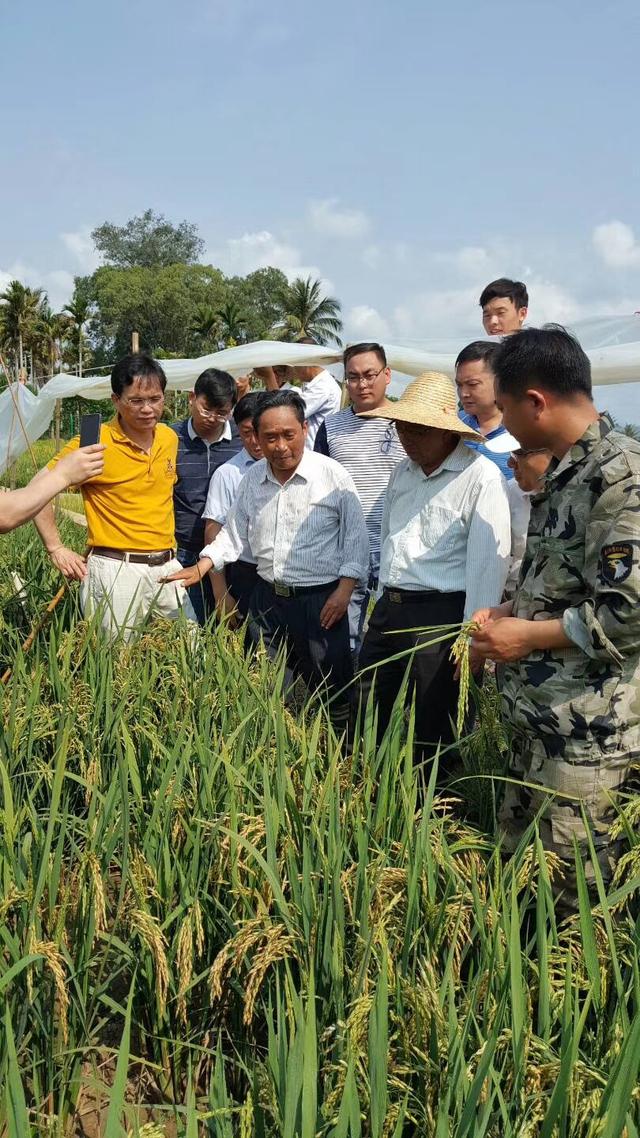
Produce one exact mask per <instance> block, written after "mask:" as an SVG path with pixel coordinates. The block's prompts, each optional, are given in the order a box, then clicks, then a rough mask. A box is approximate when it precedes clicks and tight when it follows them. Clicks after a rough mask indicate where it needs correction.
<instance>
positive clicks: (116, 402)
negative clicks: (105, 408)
mask: <svg viewBox="0 0 640 1138" xmlns="http://www.w3.org/2000/svg"><path fill="white" fill-rule="evenodd" d="M118 399H119V396H118V395H116V394H115V393H114V392H113V391H112V392H111V402H112V403H113V406H114V407H117V406H118Z"/></svg>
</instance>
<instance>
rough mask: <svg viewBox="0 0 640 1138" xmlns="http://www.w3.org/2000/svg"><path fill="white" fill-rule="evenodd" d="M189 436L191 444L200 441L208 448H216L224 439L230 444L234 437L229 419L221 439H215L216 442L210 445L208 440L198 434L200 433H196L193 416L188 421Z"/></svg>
mask: <svg viewBox="0 0 640 1138" xmlns="http://www.w3.org/2000/svg"><path fill="white" fill-rule="evenodd" d="M187 434H188V435H189V438H190V439H191V442H195V440H196V439H200V442H201V443H204V445H205V446H206V447H214V446H215V445H216V443H221V442H222V440H223V439H224V440H225V442H227V443H230V442H231V437H232V436H231V421H230V420H229V419H227V421H226V423H225V425H224V430H223V432H222V434H221V435H220V438H219V439H215V440H214V442H211V443H208V442H207V440H206V439H203V438H202V436H201V435H199V434H198V432H197V431H196V429H195V427H194V425H193V419H192V418H191V416H189V418H188V419H187Z"/></svg>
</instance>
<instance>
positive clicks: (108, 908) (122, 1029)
mask: <svg viewBox="0 0 640 1138" xmlns="http://www.w3.org/2000/svg"><path fill="white" fill-rule="evenodd" d="M67 537H68V538H69V540H72V541H75V543H76V544H77V545H78V546H80V544H81V541H82V534H81V531H80V530H78V529H76V528H75V527H73V526H72V525H71V523H69V524H68V533H67ZM0 564H1V566H2V572H1V573H0V628H1V631H2V636H1V638H0V654H1V656H2V660H1V664H2V671H4V670H5V669H6V668H8V667H11V668H12V674H11V676H10V677H9V678H8V679H7V680H6V682H4V683H3V684H2V686H1V688H0V716H1V719H2V735H1V740H0V999H1V1007H0V1014H1V1016H2V1029H0V1082H1V1086H0V1134H1V1135H3V1136H4V1135H7V1136H10V1138H16V1136H20V1138H23V1136H25V1135H37V1136H40V1135H42V1136H44V1135H56V1136H58V1135H59V1136H63V1135H65V1136H71V1135H73V1136H79V1135H91V1136H97V1135H105V1136H107V1138H120V1136H124V1135H139V1136H143V1135H144V1136H146V1138H156V1136H160V1135H166V1136H176V1138H177V1136H183V1138H196V1136H200V1135H211V1136H216V1138H232V1136H236V1135H237V1136H241V1138H249V1136H252V1135H256V1136H259V1138H276V1136H277V1138H281V1136H282V1138H294V1136H295V1138H298V1136H299V1138H314V1136H320V1138H358V1136H367V1138H369V1136H371V1138H404V1136H409V1135H421V1136H427V1138H449V1136H452V1138H482V1136H486V1138H533V1136H540V1138H600V1136H603V1138H622V1136H626V1138H637V1136H638V1135H639V1134H640V1089H639V1087H638V1068H639V1065H640V965H639V953H638V946H639V940H640V925H639V923H638V906H637V890H638V886H639V885H640V848H639V845H638V836H637V828H636V822H637V819H638V817H639V816H640V800H637V799H635V800H631V801H630V802H628V803H627V804H625V805H624V808H623V809H621V810H620V816H619V819H618V822H617V823H616V829H617V832H618V834H619V836H621V838H622V839H623V845H624V853H623V857H622V860H621V863H620V867H619V871H618V875H617V877H616V880H615V881H614V882H613V884H612V885H611V886H610V887H609V888H608V889H605V887H604V885H603V884H602V882H601V881H600V880H598V881H597V882H596V894H597V895H596V897H595V899H594V900H593V901H592V900H591V899H590V897H589V895H588V892H587V888H586V883H585V880H584V874H583V872H582V869H581V863H578V877H577V880H578V887H579V900H580V908H579V911H578V912H577V913H576V914H575V915H574V916H573V917H570V918H568V919H564V920H563V921H560V920H559V919H558V918H557V916H556V912H555V908H554V900H553V880H554V875H555V874H556V872H557V867H556V865H555V864H554V861H553V859H552V858H551V857H549V856H545V854H544V852H543V850H542V848H541V845H540V842H539V840H538V838H537V835H536V833H535V829H533V830H532V832H531V833H530V834H528V835H527V836H526V838H525V839H524V840H523V842H522V845H521V847H520V849H519V850H518V851H517V852H516V854H515V855H514V856H513V857H511V858H508V859H506V858H503V857H502V856H501V851H500V848H499V843H498V842H497V839H496V832H495V802H496V796H497V795H498V794H499V792H500V777H501V775H502V773H503V770H504V754H505V747H506V745H507V740H506V739H505V737H504V732H503V729H502V726H501V724H500V719H499V713H498V707H497V699H496V696H495V693H494V692H493V691H492V689H491V687H489V688H488V689H487V692H486V693H485V695H484V696H483V703H482V707H481V716H480V721H479V724H478V726H477V727H476V729H475V731H474V733H473V735H472V736H471V738H470V739H469V740H468V741H467V743H466V745H465V747H464V766H463V767H462V768H458V769H456V771H455V772H454V773H453V774H452V776H451V779H450V782H449V785H447V786H445V787H444V788H443V787H442V786H441V785H440V783H441V780H439V782H438V786H436V781H435V778H434V777H432V778H431V779H430V781H428V782H425V781H424V780H420V778H419V777H417V775H416V772H415V771H414V769H413V764H412V758H411V736H412V721H411V719H410V718H409V720H408V721H407V720H406V719H405V716H404V715H403V713H402V711H401V710H399V709H398V711H397V713H396V714H394V718H393V720H392V722H391V723H390V724H389V725H388V729H387V732H386V735H385V738H384V741H383V742H382V744H381V745H380V746H379V747H377V746H376V744H375V723H374V713H373V709H372V708H369V709H368V710H367V712H366V713H365V715H364V716H363V719H362V722H361V724H360V731H359V734H358V738H357V741H356V743H355V745H354V747H353V749H352V750H351V752H350V753H347V752H346V750H345V748H344V746H343V744H342V741H341V740H340V739H338V738H336V737H335V736H334V735H333V734H332V731H331V728H330V726H329V724H328V721H327V716H326V713H325V712H324V711H323V709H322V706H321V705H320V704H319V702H318V701H317V700H310V701H309V702H308V703H306V704H302V705H297V706H295V707H294V708H291V707H288V706H286V705H285V701H284V699H283V695H282V684H283V675H282V671H283V670H282V667H279V666H277V665H275V664H274V663H273V662H271V661H269V660H268V659H267V658H266V657H264V656H256V657H255V658H253V659H252V660H251V661H248V660H247V659H245V657H244V655H243V653H242V649H241V645H240V641H239V639H238V638H237V636H236V634H234V633H232V632H230V631H228V630H227V629H226V628H219V629H218V630H212V631H211V632H208V633H206V634H204V635H203V636H202V637H200V638H199V639H196V640H194V638H193V637H190V636H189V635H188V633H187V631H186V629H185V628H183V627H179V626H169V625H159V624H157V625H154V626H151V627H150V628H149V629H147V630H144V631H143V633H142V634H141V637H140V639H139V640H138V641H137V642H136V643H134V644H132V645H130V646H128V647H119V648H116V649H115V650H114V651H109V650H107V649H106V647H105V645H104V643H103V642H102V641H101V638H100V636H99V634H98V632H97V630H96V629H95V628H94V627H92V626H91V625H88V624H85V623H83V622H82V620H81V619H80V615H79V612H78V609H77V598H76V594H75V593H74V592H73V590H71V591H70V592H68V593H67V594H66V596H65V598H64V599H63V601H62V602H61V603H60V604H59V605H58V607H57V608H56V610H55V612H54V613H53V616H52V619H51V621H50V623H49V625H48V626H47V628H46V629H44V630H42V631H41V632H40V633H39V634H38V635H37V637H36V639H35V642H34V644H33V647H32V648H31V649H30V651H28V652H26V653H25V652H23V651H22V650H21V648H20V644H21V642H22V640H23V639H24V638H25V637H26V635H27V633H28V632H29V630H30V628H31V627H32V626H33V625H34V624H35V623H36V622H37V621H38V619H39V616H40V615H41V614H42V612H43V609H44V608H45V607H46V604H47V602H48V601H49V599H50V598H51V597H52V596H53V595H54V594H55V592H56V590H57V588H58V587H59V584H60V582H59V580H58V579H57V578H56V576H55V575H54V573H53V571H52V570H51V568H50V567H49V565H48V563H47V561H46V559H45V558H44V556H43V554H42V551H41V549H40V546H39V543H38V539H37V536H36V535H35V532H34V531H33V529H32V527H25V528H24V529H23V530H21V531H19V532H17V533H15V534H13V535H10V536H7V537H5V538H3V539H2V545H1V547H0ZM12 572H17V573H18V575H19V577H20V579H21V580H22V582H23V583H24V586H25V588H24V596H23V598H22V600H20V599H19V598H17V597H16V595H15V590H14V585H13V584H12V577H11V573H12ZM445 764H446V759H443V766H444V765H445Z"/></svg>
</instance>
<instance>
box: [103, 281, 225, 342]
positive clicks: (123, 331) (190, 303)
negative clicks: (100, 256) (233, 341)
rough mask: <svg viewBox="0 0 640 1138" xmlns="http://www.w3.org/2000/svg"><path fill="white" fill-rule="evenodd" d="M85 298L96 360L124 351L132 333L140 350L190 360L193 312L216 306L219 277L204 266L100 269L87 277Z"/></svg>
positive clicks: (221, 288) (221, 291) (219, 295)
mask: <svg viewBox="0 0 640 1138" xmlns="http://www.w3.org/2000/svg"><path fill="white" fill-rule="evenodd" d="M91 297H92V300H93V304H94V306H95V308H94V316H93V319H92V320H91V323H90V335H91V338H92V342H93V343H94V344H95V346H96V351H97V358H99V359H101V358H107V359H109V360H114V359H117V358H118V357H119V356H121V355H124V354H125V353H126V352H128V351H130V350H131V333H132V332H135V331H137V332H139V333H140V346H141V348H142V350H143V351H150V352H153V351H155V350H156V349H157V348H163V349H164V351H165V352H176V353H178V355H180V356H191V355H192V354H197V351H198V340H197V335H196V333H195V332H194V330H193V316H194V313H195V312H196V311H197V310H198V308H201V307H202V306H209V307H211V308H213V309H214V310H215V311H217V310H218V309H219V308H220V307H221V306H222V304H223V303H224V300H225V286H224V277H223V275H222V273H221V272H220V271H219V270H218V269H214V268H212V267H211V266H210V265H209V266H208V265H178V264H175V265H169V266H167V267H166V268H154V269H150V268H142V267H138V266H137V267H135V268H131V269H122V268H112V267H111V266H105V267H104V268H101V269H98V270H97V271H96V272H95V273H94V274H93V277H92V278H91ZM99 353H102V355H100V354H99Z"/></svg>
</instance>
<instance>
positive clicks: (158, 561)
mask: <svg viewBox="0 0 640 1138" xmlns="http://www.w3.org/2000/svg"><path fill="white" fill-rule="evenodd" d="M91 554H95V556H96V557H111V558H113V560H114V561H127V562H130V563H132V564H133V565H166V563H167V561H171V560H172V558H173V557H175V551H174V550H173V549H161V550H160V551H159V552H158V553H136V552H135V551H131V550H128V549H109V548H108V547H107V546H106V545H94V546H92V547H91V549H90V550H89V555H91Z"/></svg>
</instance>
